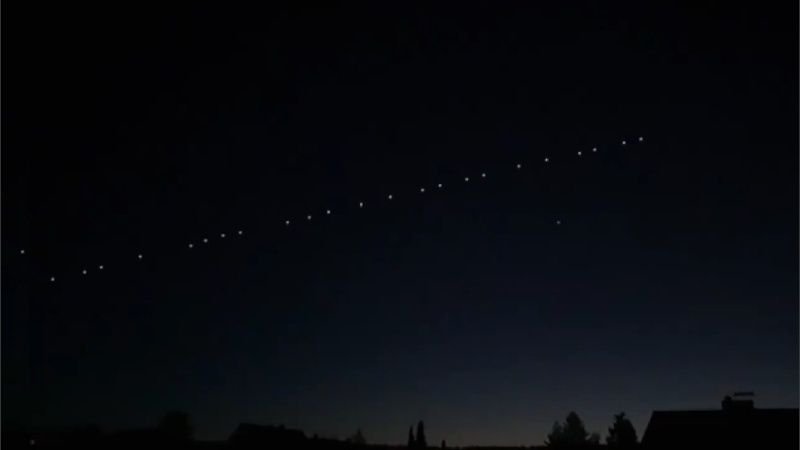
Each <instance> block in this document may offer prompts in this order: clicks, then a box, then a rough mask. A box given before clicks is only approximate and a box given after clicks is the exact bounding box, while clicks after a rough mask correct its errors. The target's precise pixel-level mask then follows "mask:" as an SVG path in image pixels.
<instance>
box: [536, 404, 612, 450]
mask: <svg viewBox="0 0 800 450" xmlns="http://www.w3.org/2000/svg"><path fill="white" fill-rule="evenodd" d="M599 443H600V435H599V434H597V433H594V434H592V436H591V437H590V436H589V433H588V432H587V431H586V427H585V426H584V425H583V421H582V420H581V418H580V417H579V416H578V414H576V413H575V412H574V411H573V412H570V413H569V414H567V419H566V420H565V421H564V423H563V424H560V423H558V422H555V423H554V424H553V428H552V429H551V430H550V433H549V434H548V435H547V440H545V445H547V446H548V447H570V446H581V445H593V444H599Z"/></svg>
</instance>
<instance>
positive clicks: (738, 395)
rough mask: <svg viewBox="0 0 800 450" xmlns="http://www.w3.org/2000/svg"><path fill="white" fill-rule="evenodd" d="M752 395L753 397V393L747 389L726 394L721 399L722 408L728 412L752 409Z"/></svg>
mask: <svg viewBox="0 0 800 450" xmlns="http://www.w3.org/2000/svg"><path fill="white" fill-rule="evenodd" d="M753 397H755V394H754V393H753V392H749V391H744V392H741V391H740V392H734V393H733V395H726V396H725V398H724V399H722V410H723V411H729V412H742V411H752V410H753V408H754V403H753Z"/></svg>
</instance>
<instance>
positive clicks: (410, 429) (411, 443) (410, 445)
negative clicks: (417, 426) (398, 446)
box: [408, 425, 417, 448]
mask: <svg viewBox="0 0 800 450" xmlns="http://www.w3.org/2000/svg"><path fill="white" fill-rule="evenodd" d="M416 445H417V441H415V440H414V425H411V426H410V427H408V448H414V447H416Z"/></svg>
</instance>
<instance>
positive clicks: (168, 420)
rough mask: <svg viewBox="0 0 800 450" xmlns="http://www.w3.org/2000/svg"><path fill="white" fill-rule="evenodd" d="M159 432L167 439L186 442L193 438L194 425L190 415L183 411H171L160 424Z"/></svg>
mask: <svg viewBox="0 0 800 450" xmlns="http://www.w3.org/2000/svg"><path fill="white" fill-rule="evenodd" d="M158 431H160V432H161V433H162V434H163V435H164V436H165V437H166V438H168V439H172V440H179V441H186V440H189V439H191V438H192V425H191V423H190V421H189V414H186V413H185V412H183V411H170V412H168V413H166V414H164V417H162V418H161V421H160V422H159V423H158Z"/></svg>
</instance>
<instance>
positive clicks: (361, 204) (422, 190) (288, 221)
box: [19, 136, 644, 283]
mask: <svg viewBox="0 0 800 450" xmlns="http://www.w3.org/2000/svg"><path fill="white" fill-rule="evenodd" d="M637 140H638V141H639V142H644V136H639V137H638V139H637ZM621 144H622V145H623V146H624V145H628V141H627V140H622V142H621ZM592 153H597V147H592ZM577 155H578V156H579V157H580V156H583V151H580V150H579V151H578V152H577ZM544 162H545V163H549V162H550V158H549V157H547V156H545V157H544ZM515 167H516V169H517V170H520V169H522V163H517V164H516V165H515ZM480 177H481V178H482V179H485V178H486V172H482V173H481V175H480ZM469 181H470V177H468V176H467V177H464V182H465V183H469ZM436 188H437V189H442V188H444V185H443V184H442V183H437V184H436ZM425 192H426V190H425V188H424V187H421V188H419V193H420V194H424V193H425ZM386 199H387V200H393V199H394V195H392V194H388V195H387V196H386ZM365 206H366V203H364V202H363V201H359V202H358V207H359V209H363V208H364V207H365ZM331 214H333V212H332V211H331V210H330V209H326V210H325V215H326V216H330V215H331ZM312 219H313V216H312V215H311V214H309V215H307V216H306V221H311V220H312ZM283 224H284V225H285V226H287V227H288V226H291V225H292V221H291V219H286V220H284V222H283ZM556 225H561V220H556ZM236 234H237V235H238V236H242V235H244V231H243V230H237V231H236ZM219 237H220V238H221V239H225V238H226V237H227V234H225V233H220V234H219ZM201 242H202V243H203V244H208V242H209V239H208V238H207V237H204V238H203V239H202V240H201ZM187 247H188V248H189V249H193V248H194V247H195V244H194V242H189V243H188V244H187ZM19 254H20V255H25V254H26V251H25V249H24V248H23V249H20V251H19ZM136 259H138V260H139V261H141V260H142V259H144V255H143V254H141V253H139V254H137V255H136ZM97 270H101V271H102V270H105V265H103V264H99V265H98V266H97ZM81 274H82V275H88V274H89V270H88V269H82V270H81ZM49 280H50V282H51V283H55V282H56V277H55V276H52V275H51V276H50V279H49Z"/></svg>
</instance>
